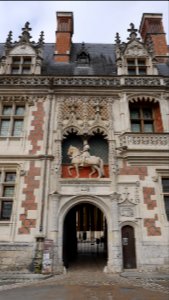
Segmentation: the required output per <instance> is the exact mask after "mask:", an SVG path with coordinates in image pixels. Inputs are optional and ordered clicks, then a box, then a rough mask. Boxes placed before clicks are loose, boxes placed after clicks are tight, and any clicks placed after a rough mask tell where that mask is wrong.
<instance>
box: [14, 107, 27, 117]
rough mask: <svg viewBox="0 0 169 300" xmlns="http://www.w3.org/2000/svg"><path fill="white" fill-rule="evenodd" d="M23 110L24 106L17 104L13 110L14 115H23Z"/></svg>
mask: <svg viewBox="0 0 169 300" xmlns="http://www.w3.org/2000/svg"><path fill="white" fill-rule="evenodd" d="M24 112H25V107H24V106H17V107H16V110H15V115H17V116H23V115H24Z"/></svg>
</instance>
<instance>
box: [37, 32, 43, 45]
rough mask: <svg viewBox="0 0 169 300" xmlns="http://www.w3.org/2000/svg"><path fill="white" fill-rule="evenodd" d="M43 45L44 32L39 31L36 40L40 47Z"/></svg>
mask: <svg viewBox="0 0 169 300" xmlns="http://www.w3.org/2000/svg"><path fill="white" fill-rule="evenodd" d="M43 44H44V31H41V33H40V36H39V40H38V45H39V46H42V45H43Z"/></svg>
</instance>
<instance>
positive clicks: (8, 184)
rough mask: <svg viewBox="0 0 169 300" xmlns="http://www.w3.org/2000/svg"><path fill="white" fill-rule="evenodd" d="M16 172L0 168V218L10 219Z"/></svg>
mask: <svg viewBox="0 0 169 300" xmlns="http://www.w3.org/2000/svg"><path fill="white" fill-rule="evenodd" d="M15 184H16V172H14V171H10V170H9V171H8V170H3V169H0V220H1V221H2V220H10V218H11V214H12V207H13V201H14V194H15Z"/></svg>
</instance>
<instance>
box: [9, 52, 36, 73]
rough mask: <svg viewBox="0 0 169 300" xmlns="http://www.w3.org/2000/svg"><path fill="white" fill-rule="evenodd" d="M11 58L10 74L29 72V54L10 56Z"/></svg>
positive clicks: (30, 60) (30, 58) (30, 66)
mask: <svg viewBox="0 0 169 300" xmlns="http://www.w3.org/2000/svg"><path fill="white" fill-rule="evenodd" d="M11 60H12V62H11V74H14V75H15V74H31V69H32V57H31V56H12V57H11Z"/></svg>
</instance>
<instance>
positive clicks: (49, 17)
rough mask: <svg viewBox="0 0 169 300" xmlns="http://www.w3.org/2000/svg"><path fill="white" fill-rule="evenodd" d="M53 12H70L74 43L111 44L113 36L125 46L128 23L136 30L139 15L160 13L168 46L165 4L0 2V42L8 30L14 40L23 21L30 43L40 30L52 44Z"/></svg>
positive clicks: (168, 12)
mask: <svg viewBox="0 0 169 300" xmlns="http://www.w3.org/2000/svg"><path fill="white" fill-rule="evenodd" d="M57 11H72V12H73V14H74V35H73V42H75V43H81V42H82V41H84V42H85V43H87V42H88V43H114V40H115V34H116V32H119V34H120V37H121V40H122V41H124V42H125V41H126V39H127V37H128V32H127V29H128V28H129V24H130V23H131V22H132V23H134V24H135V27H136V28H137V29H138V28H139V25H140V21H141V17H142V14H143V13H145V12H146V13H162V14H163V24H164V30H165V32H166V38H167V43H168V44H169V2H168V1H0V42H1V43H3V42H5V40H6V38H7V35H8V32H9V30H12V31H13V40H14V41H15V40H17V39H18V36H19V35H20V34H21V28H22V27H23V26H24V24H25V22H26V21H29V22H30V26H31V28H32V32H31V35H32V40H34V41H35V42H36V41H37V40H38V38H39V33H40V31H42V30H44V32H45V42H51V43H53V42H55V31H56V12H57Z"/></svg>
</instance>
